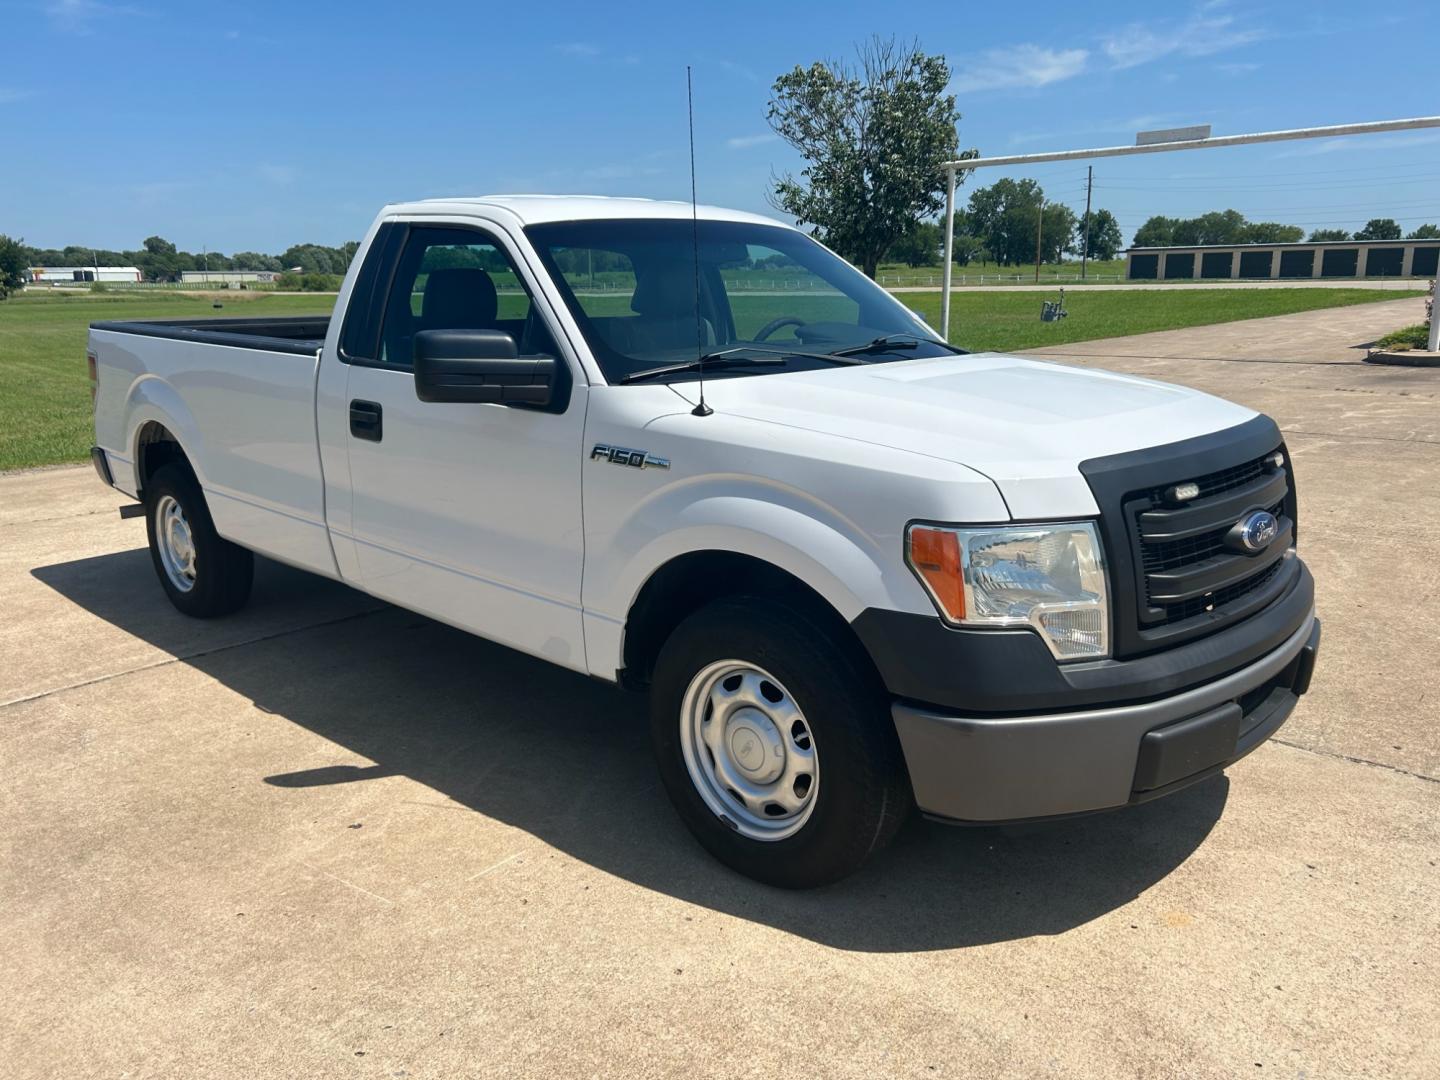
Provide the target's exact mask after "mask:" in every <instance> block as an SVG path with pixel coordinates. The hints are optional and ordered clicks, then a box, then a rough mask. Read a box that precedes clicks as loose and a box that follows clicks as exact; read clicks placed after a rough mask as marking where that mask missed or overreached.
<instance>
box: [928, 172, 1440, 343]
mask: <svg viewBox="0 0 1440 1080" xmlns="http://www.w3.org/2000/svg"><path fill="white" fill-rule="evenodd" d="M954 265H955V170H954V169H946V170H945V265H944V266H943V267H942V268H941V270H940V280H941V283H942V284H941V286H940V336H941V337H942V338H944V339H945V340H946V341H949V340H950V271H951V267H953V266H954ZM1431 347H1432V348H1433V347H1434V346H1431Z"/></svg>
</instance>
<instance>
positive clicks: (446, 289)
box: [380, 226, 556, 368]
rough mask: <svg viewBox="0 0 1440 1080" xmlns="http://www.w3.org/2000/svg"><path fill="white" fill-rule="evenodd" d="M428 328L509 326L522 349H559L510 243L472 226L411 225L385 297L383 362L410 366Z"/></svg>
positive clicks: (543, 351) (532, 351) (533, 352)
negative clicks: (419, 339)
mask: <svg viewBox="0 0 1440 1080" xmlns="http://www.w3.org/2000/svg"><path fill="white" fill-rule="evenodd" d="M422 330H503V331H504V332H505V333H507V334H509V335H510V336H511V337H513V338H514V339H515V343H516V347H517V348H518V350H519V352H520V354H521V355H522V356H533V355H546V356H554V355H556V349H555V342H554V339H553V338H552V337H551V336H550V332H549V330H548V329H547V328H546V326H545V322H544V319H543V318H542V317H541V316H540V314H539V312H538V311H537V310H536V309H535V305H534V303H533V302H532V301H531V298H530V292H529V290H528V289H527V288H526V287H525V282H524V281H523V279H521V277H520V275H519V274H518V273H516V271H515V265H514V263H513V262H512V261H511V260H510V256H509V255H508V254H507V253H506V251H505V248H504V247H503V246H501V245H500V244H498V243H497V242H495V241H494V240H493V239H491V238H490V237H489V236H487V235H486V234H485V233H482V232H479V231H476V230H473V229H447V228H430V227H426V226H415V227H412V228H411V229H410V235H409V238H408V239H407V240H406V242H405V248H404V250H403V251H402V252H401V255H400V262H399V264H398V265H397V267H396V270H395V276H394V278H393V280H392V282H391V286H390V295H389V297H388V299H387V300H386V303H385V321H384V326H383V329H382V330H381V335H380V337H381V348H380V362H381V363H382V364H384V365H386V366H388V367H399V368H409V367H410V366H411V365H412V362H413V357H414V347H415V335H416V334H418V333H419V332H420V331H422Z"/></svg>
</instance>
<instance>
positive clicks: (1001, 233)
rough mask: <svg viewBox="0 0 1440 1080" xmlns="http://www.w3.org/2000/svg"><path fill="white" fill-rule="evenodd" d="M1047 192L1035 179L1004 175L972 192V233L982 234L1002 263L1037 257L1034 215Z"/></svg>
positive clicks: (1024, 260)
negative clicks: (1012, 177)
mask: <svg viewBox="0 0 1440 1080" xmlns="http://www.w3.org/2000/svg"><path fill="white" fill-rule="evenodd" d="M1044 202H1045V192H1044V191H1042V190H1041V188H1040V185H1039V184H1037V183H1036V182H1035V181H1034V180H1012V179H1010V178H1009V177H1005V178H1004V179H1002V180H997V181H995V183H993V184H991V185H990V186H989V187H986V188H976V189H975V190H974V191H972V192H971V193H970V208H969V210H968V211H967V212H966V215H965V217H966V221H967V223H968V225H969V230H968V231H969V232H970V233H972V234H973V235H975V236H978V237H981V238H982V239H983V240H984V241H985V247H986V248H988V249H989V251H990V254H991V255H993V256H994V257H995V261H996V262H997V263H999V264H1000V265H1001V266H1009V265H1011V264H1012V263H1022V262H1026V261H1028V260H1030V259H1033V258H1034V257H1035V216H1036V214H1037V213H1038V212H1039V210H1040V207H1041V206H1042V205H1043V204H1044Z"/></svg>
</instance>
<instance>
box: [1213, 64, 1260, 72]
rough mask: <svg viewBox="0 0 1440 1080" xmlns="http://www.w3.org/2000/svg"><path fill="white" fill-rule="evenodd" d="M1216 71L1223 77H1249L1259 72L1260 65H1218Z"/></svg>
mask: <svg viewBox="0 0 1440 1080" xmlns="http://www.w3.org/2000/svg"><path fill="white" fill-rule="evenodd" d="M1215 70H1216V71H1218V72H1220V74H1221V75H1249V74H1250V73H1251V72H1252V71H1259V70H1260V65H1259V64H1234V63H1231V64H1216V65H1215Z"/></svg>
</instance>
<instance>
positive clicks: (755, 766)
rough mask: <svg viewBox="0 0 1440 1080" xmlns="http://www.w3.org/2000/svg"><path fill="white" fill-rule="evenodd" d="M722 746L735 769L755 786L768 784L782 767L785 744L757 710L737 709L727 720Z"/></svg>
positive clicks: (771, 722)
mask: <svg viewBox="0 0 1440 1080" xmlns="http://www.w3.org/2000/svg"><path fill="white" fill-rule="evenodd" d="M725 746H726V747H727V748H728V749H729V751H730V760H731V761H733V762H734V763H735V767H736V768H737V769H739V770H740V772H741V773H743V774H744V775H745V777H746V778H747V779H749V780H752V781H754V782H755V783H757V784H768V783H770V782H771V781H773V780H774V779H775V778H776V777H778V776H779V775H780V773H781V771H782V770H783V769H784V767H785V743H784V741H783V740H782V739H781V738H780V732H779V731H778V730H776V728H775V724H774V722H773V721H771V719H770V718H769V717H768V716H766V715H765V714H764V713H762V712H761V711H760V710H759V709H740V710H738V711H737V712H736V713H735V715H734V716H732V717H731V718H730V721H729V723H728V724H727V725H726V730H725Z"/></svg>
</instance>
